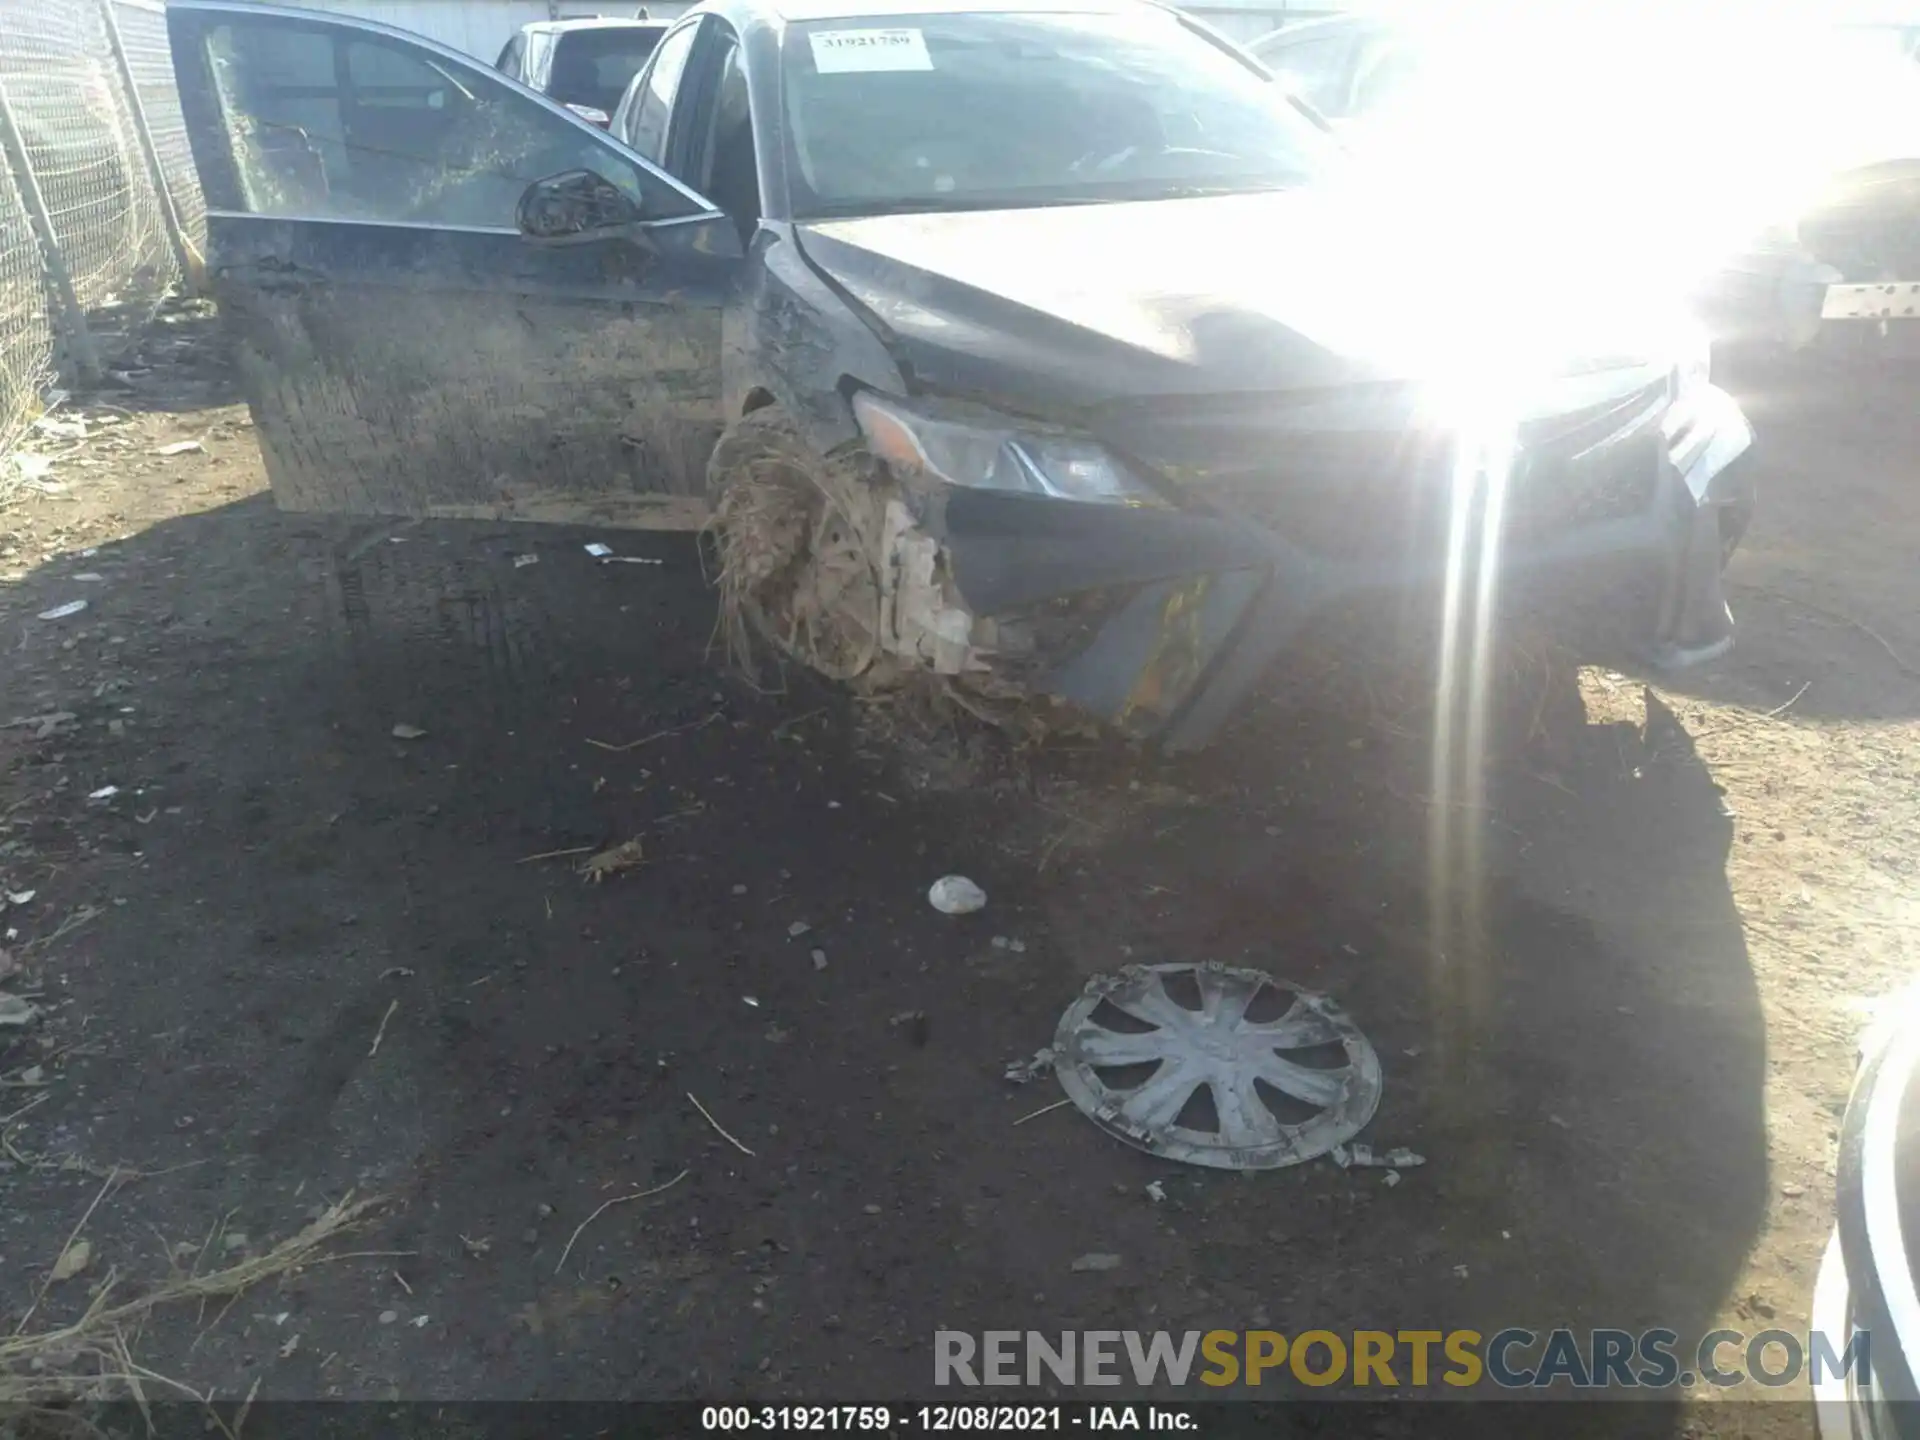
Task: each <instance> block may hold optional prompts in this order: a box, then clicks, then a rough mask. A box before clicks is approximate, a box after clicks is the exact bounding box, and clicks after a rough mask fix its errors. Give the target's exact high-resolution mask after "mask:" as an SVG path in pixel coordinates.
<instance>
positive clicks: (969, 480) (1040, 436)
mask: <svg viewBox="0 0 1920 1440" xmlns="http://www.w3.org/2000/svg"><path fill="white" fill-rule="evenodd" d="M853 414H854V418H855V419H856V420H857V421H858V422H859V425H860V430H861V433H862V434H864V435H865V436H866V437H867V448H868V449H870V450H872V451H873V453H874V454H875V455H877V456H879V458H880V459H882V460H884V461H885V462H886V463H887V464H888V465H890V466H892V467H893V468H894V469H895V470H897V471H900V472H901V473H903V474H927V475H932V476H934V477H935V478H937V479H940V480H944V481H946V482H947V483H948V484H949V485H963V486H965V487H966V488H967V489H969V490H1000V491H1006V492H1009V493H1012V494H1016V495H1042V496H1047V497H1049V498H1051V499H1055V500H1082V501H1093V502H1097V503H1100V504H1107V505H1151V506H1164V505H1165V503H1166V502H1165V501H1164V500H1163V499H1162V498H1161V497H1160V495H1159V494H1158V493H1157V492H1156V491H1155V490H1154V489H1153V487H1152V486H1151V485H1149V484H1147V482H1146V481H1145V480H1143V479H1141V478H1140V476H1138V475H1136V474H1135V473H1134V472H1133V471H1132V470H1131V469H1129V468H1128V467H1127V466H1126V464H1124V463H1123V462H1122V461H1121V460H1119V459H1118V458H1117V457H1115V456H1114V455H1112V454H1109V453H1108V452H1107V450H1106V449H1105V448H1103V447H1102V446H1100V445H1098V444H1096V443H1095V442H1094V441H1092V440H1090V439H1088V438H1086V437H1085V436H1082V435H1076V434H1074V433H1073V432H1071V431H1066V430H1051V429H1048V428H1047V427H1045V426H1041V425H1035V424H1030V423H1028V422H1025V421H1020V420H1015V419H1013V418H1012V417H1010V416H1005V415H999V414H996V413H995V412H993V411H991V410H987V409H985V408H982V407H977V406H971V405H959V404H955V403H951V402H932V401H926V400H916V401H914V402H913V404H912V405H911V406H909V405H908V404H907V403H906V402H905V401H901V400H896V399H893V398H891V397H882V396H879V395H876V394H874V393H873V392H871V391H866V390H863V391H861V392H860V393H859V394H857V395H855V396H854V397H853Z"/></svg>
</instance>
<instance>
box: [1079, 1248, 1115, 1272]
mask: <svg viewBox="0 0 1920 1440" xmlns="http://www.w3.org/2000/svg"><path fill="white" fill-rule="evenodd" d="M1073 1268H1074V1269H1075V1270H1076V1271H1081V1272H1085V1271H1089V1270H1092V1271H1100V1270H1118V1269H1119V1268H1120V1257H1119V1256H1118V1255H1109V1254H1107V1253H1105V1252H1103V1251H1099V1250H1096V1251H1094V1252H1093V1253H1091V1254H1088V1255H1081V1256H1079V1257H1078V1258H1076V1259H1075V1260H1074V1262H1073Z"/></svg>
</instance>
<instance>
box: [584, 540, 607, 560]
mask: <svg viewBox="0 0 1920 1440" xmlns="http://www.w3.org/2000/svg"><path fill="white" fill-rule="evenodd" d="M584 548H585V550H586V552H587V553H588V554H589V555H591V556H593V558H594V559H596V560H604V559H606V558H607V556H609V555H611V554H613V547H612V546H611V545H602V544H601V543H600V542H599V541H598V540H595V541H593V542H592V543H591V544H589V545H587V546H585V547H584Z"/></svg>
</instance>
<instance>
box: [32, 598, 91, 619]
mask: <svg viewBox="0 0 1920 1440" xmlns="http://www.w3.org/2000/svg"><path fill="white" fill-rule="evenodd" d="M86 608H87V602H86V601H85V600H69V601H67V603H66V604H64V605H56V606H54V607H53V609H51V610H42V611H41V612H40V618H41V619H42V620H64V619H66V618H67V617H68V616H69V615H78V614H79V613H80V612H81V611H82V610H84V609H86Z"/></svg>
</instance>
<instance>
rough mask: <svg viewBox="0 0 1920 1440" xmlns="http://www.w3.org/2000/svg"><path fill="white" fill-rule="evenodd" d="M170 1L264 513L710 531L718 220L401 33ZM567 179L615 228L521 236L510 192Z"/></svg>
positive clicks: (578, 126) (331, 19) (457, 58)
mask: <svg viewBox="0 0 1920 1440" xmlns="http://www.w3.org/2000/svg"><path fill="white" fill-rule="evenodd" d="M167 18H168V26H169V30H170V33H171V38H172V46H173V58H174V70H175V73H176V74H177V76H178V78H179V84H180V93H181V102H182V105H183V108H184V110H185V112H186V117H187V124H188V131H189V135H190V137H191V140H192V145H193V153H194V160H195V163H196V165H197V166H198V168H199V172H200V178H201V184H202V187H203V189H204V190H205V192H206V198H207V232H208V272H209V275H210V276H211V278H212V283H213V289H214V294H215V297H216V298H217V300H218V301H219V303H220V305H221V308H222V311H223V313H224V316H225V319H226V323H227V324H228V326H229V327H230V330H231V333H232V334H233V336H234V339H235V341H236V348H237V361H238V365H239V368H240V374H241V381H242V385H243V387H244V389H245V392H246V396H247V400H248V403H249V404H250V406H251V407H252V410H253V415H254V421H255V424H256V426H257V429H258V432H259V436H260V442H261V448H262V450H263V451H264V453H265V457H266V465H267V475H268V478H269V479H270V480H271V481H272V484H273V490H274V495H275V498H276V499H277V500H278V501H279V503H280V505H281V506H282V507H284V508H286V509H289V510H304V511H343V512H352V513H360V514H381V515H408V516H427V517H468V518H486V519H516V520H543V521H557V522H565V523H583V524H602V525H624V526H631V527H637V528H646V529H682V528H697V527H698V526H699V525H700V524H701V523H702V521H703V519H704V517H705V513H706V506H705V502H704V498H703V492H704V474H705V465H706V459H707V455H708V453H709V451H710V450H711V448H712V445H713V441H714V439H715V437H716V436H717V435H718V433H719V429H720V423H721V421H720V313H721V306H722V304H723V303H724V301H725V298H726V296H727V294H728V293H729V291H730V290H731V288H732V286H733V284H734V281H735V278H736V275H737V272H738V268H739V265H740V263H741V261H740V243H739V238H738V234H737V232H736V230H735V228H734V226H733V224H732V222H731V221H729V220H728V219H727V218H726V217H725V216H723V215H721V214H720V213H719V212H718V211H716V210H715V209H714V208H713V207H712V206H711V205H710V204H708V203H707V202H706V201H705V200H703V199H701V198H700V197H699V196H697V195H695V194H693V193H692V192H691V191H689V190H687V189H686V188H685V187H684V186H683V185H681V184H680V183H679V182H677V181H676V180H674V179H672V178H671V177H670V176H668V175H666V174H665V173H664V172H662V171H660V170H657V169H655V168H653V167H652V166H649V165H648V164H647V163H646V162H645V161H643V160H641V159H640V158H639V157H638V156H636V155H634V154H633V153H632V152H631V151H629V150H627V149H626V148H624V147H623V146H620V145H619V144H617V143H615V142H614V141H612V140H610V139H609V138H608V137H607V136H606V135H605V134H603V133H601V132H600V131H598V130H596V129H594V128H593V127H592V126H590V125H588V124H587V123H586V122H584V121H582V120H580V119H579V118H577V117H576V116H573V115H571V114H569V113H568V112H567V111H565V110H564V109H562V108H560V107H559V106H556V105H554V104H552V103H551V102H549V101H547V100H545V99H543V98H542V97H540V96H538V95H535V94H533V93H532V92H531V91H529V90H526V89H525V88H523V87H521V86H519V85H517V84H514V83H513V82H511V81H509V80H507V79H505V78H504V77H502V76H500V75H498V74H496V73H494V72H492V71H490V70H488V69H486V68H485V67H484V66H481V65H479V64H477V63H476V62H474V61H471V60H468V59H466V58H465V57H463V56H461V55H459V54H457V53H455V52H454V51H451V50H448V49H446V48H445V47H443V46H440V45H437V44H435V43H433V42H432V41H430V40H426V39H424V38H422V37H420V36H416V35H409V34H407V33H405V32H403V31H399V30H395V29H391V28H389V27H387V26H384V25H378V24H374V23H371V22H367V21H359V20H351V19H346V18H343V17H338V16H331V15H321V14H316V13H310V12H302V11H295V10H277V9H271V8H267V7H264V6H258V5H254V4H250V3H245V4H243V3H231V0H173V3H171V4H169V5H168V7H167ZM696 23H698V22H696ZM582 171H591V172H593V174H594V175H597V176H599V177H600V179H601V181H603V182H605V184H603V185H601V187H600V189H601V192H602V194H601V199H602V201H609V200H610V201H611V202H612V208H613V210H614V212H615V213H617V214H618V215H619V216H620V217H621V218H622V220H623V221H625V222H627V223H623V224H622V225H620V226H619V227H618V229H601V230H593V231H589V232H587V233H586V234H585V235H581V234H576V235H573V236H571V237H570V238H571V241H572V242H573V243H556V241H558V240H563V239H567V238H569V237H566V236H564V235H562V234H560V233H559V232H558V231H557V230H549V231H539V232H538V233H541V234H544V235H545V236H546V238H545V239H534V238H530V237H529V235H528V234H523V233H522V230H521V228H520V222H521V218H522V210H521V205H522V200H523V197H524V196H525V195H526V193H527V190H528V187H529V185H530V184H532V182H534V181H537V180H543V179H547V178H548V177H552V176H555V175H559V174H564V173H567V172H575V173H576V174H577V172H582ZM588 178H589V179H590V178H591V177H588Z"/></svg>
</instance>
